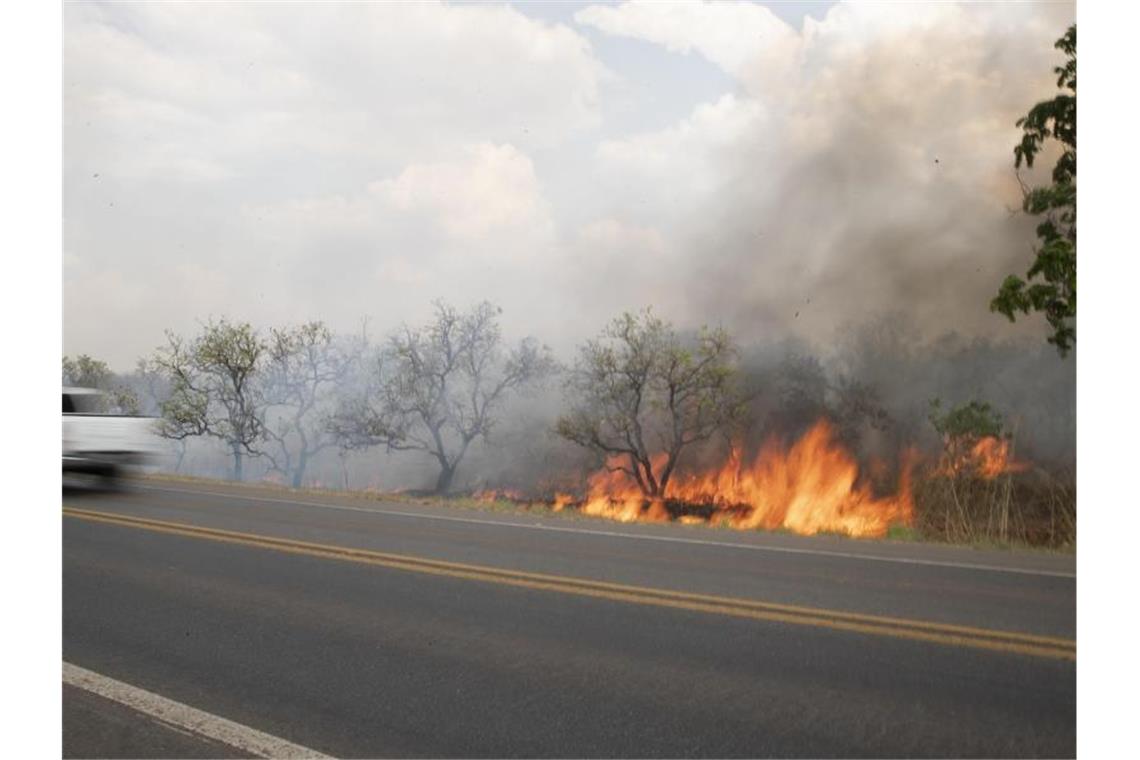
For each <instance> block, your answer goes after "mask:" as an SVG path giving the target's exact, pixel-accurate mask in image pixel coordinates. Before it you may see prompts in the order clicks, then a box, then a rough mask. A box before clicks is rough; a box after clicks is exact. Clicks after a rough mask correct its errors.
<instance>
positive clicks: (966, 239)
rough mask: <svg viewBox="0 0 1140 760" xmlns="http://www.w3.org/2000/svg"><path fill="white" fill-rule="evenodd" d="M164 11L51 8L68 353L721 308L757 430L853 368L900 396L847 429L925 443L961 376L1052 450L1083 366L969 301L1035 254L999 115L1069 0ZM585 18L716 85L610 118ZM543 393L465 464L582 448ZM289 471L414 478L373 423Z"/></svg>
mask: <svg viewBox="0 0 1140 760" xmlns="http://www.w3.org/2000/svg"><path fill="white" fill-rule="evenodd" d="M168 8H171V6H163V5H155V6H77V7H75V8H69V10H68V13H67V32H66V37H65V40H66V46H67V67H68V68H67V70H66V76H67V78H68V85H69V86H68V88H67V90H66V95H65V130H66V140H67V146H66V147H67V151H66V165H65V170H66V174H67V176H66V185H67V197H66V201H67V227H66V230H65V232H66V237H67V241H68V249H67V251H66V252H65V280H66V282H65V296H66V299H67V304H68V309H67V313H66V317H67V319H66V323H65V324H66V331H67V340H68V341H69V344H70V345H69V346H68V350H69V351H70V352H73V353H78V352H87V353H91V354H93V355H96V356H101V357H104V358H107V359H109V360H110V361H111V362H112V364H113V365H114V366H116V367H127V366H130V363H132V362H133V361H134V359H135V358H136V357H138V356H142V355H146V354H147V353H148V352H149V351H151V350H152V349H153V348H154V347H155V346H157V345H158V344H159V343H160V342H161V340H162V329H163V328H167V327H170V328H173V329H175V330H176V331H178V332H180V333H183V334H190V333H191V332H193V330H194V329H195V327H194V325H195V320H198V319H204V318H206V317H208V316H210V315H218V314H228V315H230V316H232V317H234V318H237V319H243V320H244V319H249V320H250V321H252V322H253V323H254V324H255V325H258V326H261V327H262V328H263V329H264V328H267V327H268V326H270V325H280V324H283V323H296V322H300V321H302V320H305V319H323V320H326V321H328V323H329V324H330V325H331V326H332V327H334V328H335V329H337V330H338V331H341V332H344V333H348V332H351V331H352V330H353V329H354V326H355V325H356V324H358V320H359V318H360V317H361V315H368V316H369V317H371V322H370V324H371V326H372V327H371V329H372V331H373V332H374V333H375V334H377V335H378V336H382V335H383V334H384V333H386V332H387V331H388V330H390V329H392V328H393V327H395V326H396V325H397V324H399V323H400V322H401V321H409V322H413V323H416V322H419V321H421V320H422V319H423V318H424V317H426V316H427V314H428V313H429V310H430V306H429V304H430V302H431V300H432V299H433V298H435V297H440V296H442V297H444V298H445V299H447V300H449V301H450V302H452V303H454V304H456V305H459V306H464V305H466V304H470V303H474V302H476V301H478V300H481V299H488V300H490V301H492V302H494V303H496V304H499V305H501V306H502V307H503V308H504V312H503V326H504V332H505V333H506V334H507V335H508V336H510V337H512V338H516V337H521V336H523V335H527V334H533V335H536V336H537V337H538V338H539V339H541V340H543V341H544V342H547V343H549V344H550V345H551V346H552V347H553V348H554V349H555V352H556V354H557V355H558V357H559V358H560V359H562V360H563V361H569V360H570V359H571V358H572V356H573V347H574V346H575V345H576V344H577V343H579V342H580V341H582V340H584V339H586V338H588V337H590V336H592V335H594V334H596V333H597V331H598V330H599V329H600V328H601V327H602V326H603V324H604V323H605V322H606V321H607V320H608V319H609V318H611V317H612V316H614V315H615V314H617V313H619V312H621V311H623V310H634V309H638V308H640V307H643V306H646V305H653V306H654V307H655V308H656V310H657V312H658V313H659V314H661V315H662V316H665V317H666V318H668V319H671V320H673V321H674V322H676V323H677V324H678V326H679V327H681V328H685V329H688V328H695V327H696V326H698V325H700V324H702V323H709V324H721V325H723V326H725V327H726V328H728V329H729V330H730V331H731V332H732V333H733V334H734V336H735V337H736V339H737V341H738V343H739V344H740V345H741V347H742V349H743V352H744V360H745V362H744V363H745V369H746V371H747V374H748V378H749V381H750V382H751V383H752V384H753V386H754V387H755V389H756V392H757V394H758V396H757V399H758V400H757V401H756V403H755V404H754V408H753V412H754V420H755V427H754V429H753V430H752V431H751V432H750V435H751V436H752V437H753V438H755V439H760V438H762V437H763V436H765V435H767V434H768V433H769V432H772V431H776V432H781V433H785V434H794V433H795V432H797V431H798V430H802V428H803V426H804V425H805V424H808V422H809V421H810V420H809V418H810V417H811V416H812V413H814V412H818V411H821V410H822V411H830V412H835V411H836V410H837V409H839V408H842V406H843V403H844V402H843V399H844V398H847V397H845V396H844V395H843V394H844V393H849V392H850V388H851V387H852V385H851V384H852V383H862V384H864V385H865V386H867V387H868V388H869V389H871V390H870V391H869V392H870V393H873V395H874V398H875V399H876V403H877V405H878V406H879V407H880V408H881V409H882V411H883V412H884V413H885V414H886V415H887V416H888V417H889V418H890V424H886V423H884V424H882V425H879V426H878V427H874V426H871V428H870V429H868V428H867V426H866V425H864V424H863V422H859V423H857V424H855V427H856V428H857V429H856V430H855V433H853V435H855V434H857V436H858V439H859V440H858V441H857V448H859V447H865V448H867V449H868V450H871V449H878V448H881V449H883V450H889V449H891V448H894V447H897V446H899V445H902V444H903V443H909V442H922V441H923V440H926V441H927V442H928V443H930V437H931V436H932V435H933V432H932V430H931V429H930V426H929V424H928V423H927V420H926V414H927V405H928V403H929V401H930V399H931V398H933V397H939V398H942V399H944V400H946V401H948V402H950V403H959V402H961V401H964V400H967V399H971V398H980V399H986V400H989V401H992V402H993V403H994V404H995V406H996V407H997V408H999V409H1000V410H1001V411H1002V412H1003V413H1004V414H1005V415H1006V417H1007V419H1008V421H1009V422H1010V423H1011V425H1016V426H1017V433H1018V436H1019V438H1020V439H1021V440H1022V441H1023V442H1024V444H1025V445H1026V446H1027V447H1029V450H1030V451H1031V453H1032V454H1033V455H1034V456H1037V457H1041V458H1055V459H1061V460H1064V459H1069V458H1071V457H1072V455H1073V443H1074V441H1073V434H1074V428H1075V412H1074V387H1075V374H1074V371H1075V370H1074V368H1075V362H1074V361H1073V359H1072V358H1070V359H1068V360H1061V359H1059V358H1058V357H1057V356H1056V354H1055V352H1053V350H1052V349H1051V348H1049V347H1048V346H1046V345H1045V343H1044V325H1043V320H1041V319H1038V318H1034V317H1029V318H1026V319H1023V320H1021V321H1019V322H1018V323H1017V324H1013V325H1011V324H1009V323H1008V322H1007V321H1005V320H1004V319H1003V318H1001V317H998V316H996V315H994V314H992V313H990V311H989V309H988V302H989V300H990V298H991V297H992V296H993V295H994V294H995V293H996V290H997V287H998V285H999V283H1000V282H1001V280H1002V278H1003V277H1004V276H1005V275H1006V274H1009V273H1015V272H1016V273H1021V272H1024V270H1025V268H1026V266H1027V264H1028V262H1029V260H1030V257H1031V255H1032V253H1031V251H1032V245H1033V242H1034V235H1033V226H1034V223H1033V221H1032V220H1031V219H1029V218H1027V217H1025V216H1024V215H1023V214H1021V213H1020V211H1019V206H1020V199H1021V187H1020V185H1019V182H1018V178H1017V177H1016V175H1015V174H1014V171H1013V160H1012V159H1013V155H1012V148H1013V145H1014V144H1015V143H1016V142H1017V139H1018V134H1019V133H1018V129H1017V128H1016V126H1015V121H1016V120H1017V118H1018V117H1019V116H1020V115H1022V114H1023V113H1024V112H1025V111H1026V110H1027V109H1028V108H1029V107H1030V106H1031V105H1032V104H1033V103H1034V102H1036V101H1038V100H1041V99H1043V98H1045V97H1048V96H1049V95H1050V94H1051V93H1052V92H1053V90H1054V85H1055V80H1054V77H1053V75H1052V74H1051V70H1052V67H1053V66H1054V65H1056V64H1057V63H1058V58H1059V54H1058V53H1057V52H1056V51H1055V50H1054V49H1053V42H1054V40H1055V39H1056V38H1057V37H1059V36H1060V35H1061V33H1062V32H1063V31H1064V29H1065V28H1066V27H1067V26H1068V24H1070V23H1071V22H1072V20H1073V16H1074V8H1073V5H1072V4H1067V3H1049V4H1014V3H1003V4H998V3H991V4H961V5H958V4H952V3H922V4H918V3H916V4H913V5H900V4H858V5H845V4H841V5H837V6H834V7H832V8H830V9H828V10H827V11H826V14H824V15H823V17H822V20H816V19H813V18H811V17H808V18H805V19H804V22H803V27H802V28H801V29H795V28H793V27H791V26H789V25H788V24H786V23H784V22H783V21H781V20H779V19H778V18H777V17H776V16H775V15H773V14H772V13H771V12H770V11H768V10H767V9H765V8H763V7H761V6H757V5H751V4H741V5H732V4H717V5H704V4H700V3H667V4H666V3H630V4H623V5H618V6H609V5H607V6H597V7H588V8H584V9H582V10H580V11H578V12H577V13H576V14H575V17H574V21H575V22H576V23H575V24H569V23H565V24H551V23H546V22H541V21H539V20H536V19H534V18H530V17H528V16H527V15H526V13H525V12H524V11H525V9H524V10H523V11H520V10H519V9H516V8H511V7H493V8H492V7H489V6H460V7H455V6H444V5H441V6H428V5H418V6H416V7H415V8H414V9H411V8H408V7H405V6H385V5H383V4H373V5H363V6H351V7H349V6H343V7H340V6H338V7H336V8H335V9H331V8H323V9H316V8H309V7H306V8H305V9H304V12H303V13H298V12H297V8H298V6H294V7H292V8H288V7H285V6H273V7H270V6H242V7H240V8H238V7H234V8H224V9H223V8H219V9H215V10H216V12H217V13H221V14H223V16H222V17H221V18H222V20H223V21H224V22H225V27H226V29H227V33H226V34H224V35H215V34H212V33H211V29H212V27H211V25H210V24H209V23H207V22H206V19H205V16H200V15H197V11H195V10H193V9H192V8H188V7H181V6H177V7H174V8H175V9H174V10H168ZM167 14H176V16H177V18H175V16H173V15H167ZM314 19H316V21H314ZM317 21H319V22H320V24H319V25H320V26H321V27H322V28H323V30H324V31H325V32H328V33H327V34H322V35H320V36H319V38H318V37H314V36H313V35H312V34H310V33H309V32H310V29H311V27H313V26H315V25H317V23H316V22H317ZM190 22H193V23H190ZM465 29H477V30H479V33H478V34H477V35H475V36H474V37H471V38H470V39H469V38H468V36H466V35H465V34H464V32H463V30H465ZM441 30H442V31H441ZM440 34H442V35H443V37H442V38H441V37H440V36H439V35H440ZM338 35H339V36H338ZM377 35H380V37H377ZM174 38H179V39H181V42H180V43H179V44H172V43H170V40H171V39H174ZM380 38H383V39H384V40H387V42H388V43H391V44H376V41H377V39H380ZM603 38H604V39H605V40H607V41H608V42H613V41H614V40H627V39H632V40H636V41H638V44H644V43H646V42H648V43H651V44H653V45H655V46H657V47H658V48H660V49H661V50H664V51H668V54H669V55H679V56H692V57H694V58H698V57H699V58H701V59H703V62H702V64H701V65H711V66H713V67H715V69H716V71H717V72H718V76H720V77H722V78H725V79H727V85H726V88H725V89H727V90H728V91H727V92H723V93H720V94H717V95H715V96H714V97H711V98H708V99H705V100H703V101H702V102H698V103H695V104H694V105H693V106H692V108H691V110H690V112H689V113H688V115H687V116H685V117H684V118H681V119H680V120H677V119H671V120H670V121H667V122H663V123H660V124H650V123H648V121H649V119H648V118H647V119H646V120H645V121H640V122H637V123H636V127H635V128H632V129H628V128H624V127H620V126H611V125H610V124H609V123H608V122H607V118H608V116H610V115H611V112H610V110H607V109H608V108H610V106H609V105H608V104H609V103H610V102H611V100H616V99H617V98H618V97H619V96H620V94H621V92H622V91H623V87H628V85H627V84H625V83H623V81H622V77H623V71H622V68H621V63H622V62H623V61H622V60H621V58H620V56H619V57H618V58H616V59H613V60H606V61H605V62H604V63H603V62H602V61H601V60H600V56H601V53H600V51H601V49H602V45H601V44H598V45H597V47H596V48H595V47H593V46H592V45H591V40H593V41H594V42H595V43H598V42H599V41H600V40H601V39H603ZM441 40H442V41H441ZM396 42H398V43H399V45H397V46H395V47H393V45H395V43H396ZM532 43H533V44H532ZM444 44H446V45H447V49H448V53H449V56H450V58H449V60H450V62H449V63H447V65H442V64H441V63H440V61H443V60H444V59H443V57H441V56H440V55H438V52H439V50H440V49H441V48H440V45H444ZM659 52H660V51H659ZM247 53H248V54H247ZM345 60H348V61H352V62H355V64H356V65H354V66H345V65H343V64H344V61H345ZM140 61H142V62H146V65H132V62H134V63H135V64H138V62H140ZM330 62H338V63H337V65H335V66H334V65H332V64H331V63H330ZM394 71H399V72H401V74H400V76H399V77H393V76H390V73H391V72H394ZM406 72H415V78H412V77H410V76H404V74H405V73H406ZM555 73H558V76H554V74H555ZM158 79H161V81H160V82H159V81H157V80H158ZM397 80H398V81H397ZM416 83H418V84H416ZM668 87H669V84H668V83H666V82H662V83H661V84H660V88H661V91H662V92H665V91H667V90H668ZM428 122H430V125H431V128H430V129H427V128H425V127H424V124H425V123H428ZM1050 164H1051V161H1050V156H1048V155H1046V156H1044V157H1043V158H1042V160H1041V162H1040V164H1039V171H1040V170H1041V169H1042V167H1043V168H1044V171H1047V169H1048V167H1049V165H1050ZM1039 176H1040V175H1034V174H1032V173H1023V177H1022V179H1023V180H1025V181H1026V182H1029V183H1032V182H1034V181H1036V180H1037V179H1038V178H1039ZM171 293H178V294H180V296H183V297H179V298H172V297H171ZM140 315H144V316H145V318H140ZM106 336H113V338H114V339H113V340H112V341H110V342H104V343H100V341H107V340H108V338H107V337H106ZM844 389H847V390H844ZM793 402H794V403H793ZM561 403H562V399H561V397H560V394H559V392H558V389H557V387H555V386H552V387H549V388H547V389H546V390H544V391H543V393H542V394H541V395H539V396H537V397H534V398H530V399H524V400H521V401H519V402H517V403H514V404H512V406H511V407H510V409H509V410H508V414H507V416H506V417H505V418H504V421H503V423H502V424H501V425H500V426H499V427H498V428H497V430H496V431H495V435H494V436H492V438H491V441H492V444H493V445H490V446H484V447H481V448H477V449H476V450H473V451H472V454H471V458H470V459H469V460H468V461H467V462H466V463H465V465H464V467H463V471H462V472H461V474H460V476H459V481H458V482H457V487H460V488H469V487H470V488H473V487H479V486H483V485H498V484H515V483H518V484H521V485H526V486H535V487H538V486H541V484H542V483H541V481H543V480H544V479H549V478H554V477H560V476H561V475H562V474H563V473H564V472H565V470H567V469H569V470H572V471H573V470H576V469H580V468H584V467H586V466H588V465H589V464H590V462H588V461H586V459H584V458H583V457H582V455H581V452H578V451H576V450H575V449H573V448H571V447H569V446H568V445H567V444H565V443H564V442H561V441H558V440H557V439H555V438H553V437H552V436H551V435H550V427H551V423H552V421H553V419H554V417H555V416H556V415H557V413H558V411H559V410H560V408H561ZM149 408H152V409H153V408H157V407H155V406H154V404H153V402H152V403H151V406H150V407H149ZM790 410H791V411H790ZM794 410H800V411H794ZM853 424H854V423H853ZM860 426H862V427H860ZM184 454H185V452H184ZM180 466H181V467H183V468H184V469H186V470H191V471H196V472H200V473H202V474H215V475H222V474H224V471H225V470H224V468H225V460H224V457H221V458H219V457H217V456H216V452H215V453H211V450H210V449H209V447H208V446H207V445H206V444H201V445H199V443H194V444H192V445H191V447H190V451H189V453H188V454H185V457H184V459H182V460H181V465H180ZM312 472H313V475H312V477H313V478H314V479H319V480H320V481H322V482H324V483H328V484H336V485H340V484H343V483H347V484H349V485H350V486H353V487H362V486H368V485H374V486H376V487H378V488H396V487H421V486H423V485H424V484H425V483H428V482H430V479H431V475H432V473H431V465H430V462H427V463H424V462H423V461H422V460H421V459H418V458H416V457H415V456H412V455H404V454H397V455H391V456H389V455H386V454H383V453H381V452H380V451H378V450H371V451H364V452H351V453H345V454H338V453H337V452H336V451H331V450H330V451H327V452H323V453H322V455H321V457H320V459H319V461H317V462H314V465H313V471H312Z"/></svg>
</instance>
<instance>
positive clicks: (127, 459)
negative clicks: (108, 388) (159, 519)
mask: <svg viewBox="0 0 1140 760" xmlns="http://www.w3.org/2000/svg"><path fill="white" fill-rule="evenodd" d="M118 412H119V410H117V409H116V408H115V407H114V404H113V403H112V401H111V399H110V397H109V396H108V395H107V394H105V393H103V392H102V391H99V390H96V389H94V388H68V387H65V388H64V389H63V472H64V474H65V475H67V474H82V475H90V476H96V477H99V478H102V479H103V480H104V481H108V482H114V481H116V480H117V479H118V478H120V477H121V476H122V475H123V474H124V472H125V471H126V470H127V469H128V468H130V467H131V466H134V465H142V464H145V463H146V462H147V460H148V459H149V458H150V456H151V454H152V453H153V448H154V447H153V444H152V441H153V440H154V438H153V433H152V426H153V423H154V419H153V418H151V417H140V416H138V415H130V414H121V413H118Z"/></svg>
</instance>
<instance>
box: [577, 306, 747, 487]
mask: <svg viewBox="0 0 1140 760" xmlns="http://www.w3.org/2000/svg"><path fill="white" fill-rule="evenodd" d="M736 361H737V353H736V349H735V347H734V346H733V343H732V340H731V339H730V337H729V335H728V333H726V332H725V331H724V330H721V329H715V330H710V329H707V328H703V329H702V330H701V331H700V333H699V335H697V336H696V338H695V340H692V341H684V340H682V338H681V337H680V336H679V335H678V334H677V333H676V332H675V331H674V329H673V327H672V326H671V325H670V324H668V323H667V322H664V321H662V320H661V319H659V318H657V317H656V316H654V315H653V313H652V312H651V311H650V310H648V309H647V310H645V311H644V312H642V313H641V314H637V315H634V314H630V313H628V312H627V313H625V314H623V315H622V316H620V317H618V318H617V319H615V320H614V321H613V322H611V323H610V325H609V326H608V327H607V328H606V329H605V330H604V331H603V332H602V334H601V336H599V337H598V338H597V339H595V340H591V341H589V342H587V343H586V344H585V345H583V346H582V347H581V348H580V351H579V357H578V361H577V363H576V365H575V367H574V370H573V372H572V373H571V375H570V377H569V379H568V381H567V385H566V390H567V393H568V395H569V396H570V397H571V399H572V404H573V406H572V409H571V411H570V412H569V413H567V414H565V415H563V416H561V417H559V419H558V422H557V425H556V428H555V429H556V431H557V432H558V434H559V435H561V436H562V437H564V438H566V439H567V440H569V441H572V442H574V443H576V444H578V445H580V446H585V447H587V448H589V449H592V450H594V451H596V452H598V453H600V454H602V455H605V456H606V457H608V458H610V461H611V462H614V461H616V462H618V464H616V465H614V464H611V465H610V467H611V468H612V469H614V470H618V471H622V472H625V473H627V474H628V475H629V476H630V477H631V478H633V480H634V481H635V482H636V483H637V485H638V486H639V487H640V488H641V491H642V493H644V494H645V495H646V496H648V497H650V498H657V497H662V496H664V495H665V492H666V488H667V487H668V485H669V479H670V477H671V476H672V474H673V471H674V468H675V467H676V465H677V460H678V458H679V457H680V455H681V452H682V451H683V450H684V449H685V447H687V446H689V445H691V444H693V443H697V442H699V441H704V440H707V439H709V438H710V437H712V436H713V434H714V433H716V432H717V431H718V430H722V429H724V428H726V426H728V425H730V424H732V423H733V422H735V421H737V420H738V419H739V418H740V417H741V415H742V414H743V410H744V404H743V403H742V399H741V395H740V393H739V391H738V388H737V383H736V380H737V374H738V372H737V368H736ZM660 454H664V458H663V459H660V457H659V460H660V463H659V464H658V465H657V466H656V467H655V466H654V461H653V460H654V457H655V455H660Z"/></svg>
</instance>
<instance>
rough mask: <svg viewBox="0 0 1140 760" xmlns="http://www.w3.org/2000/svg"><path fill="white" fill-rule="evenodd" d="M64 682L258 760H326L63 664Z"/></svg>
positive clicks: (232, 724)
mask: <svg viewBox="0 0 1140 760" xmlns="http://www.w3.org/2000/svg"><path fill="white" fill-rule="evenodd" d="M63 682H64V683H65V684H67V685H68V686H74V687H76V688H78V689H83V690H84V691H88V692H91V693H92V694H97V695H99V696H100V697H104V698H106V699H109V700H111V701H113V702H118V703H119V704H121V705H126V706H127V707H129V708H131V709H132V710H137V711H138V712H141V713H144V714H146V715H149V716H151V717H153V718H156V719H157V720H159V721H161V722H163V723H167V724H169V725H171V726H175V727H177V728H181V729H183V730H186V731H190V732H191V733H193V734H197V735H198V736H203V737H206V738H208V739H213V740H214V741H217V742H221V743H223V744H228V745H229V746H231V747H234V748H235V749H238V750H241V751H243V752H248V753H249V754H251V755H254V756H255V757H274V758H276V757H280V758H327V757H330V756H329V755H324V754H321V753H320V752H317V751H316V750H312V749H309V748H308V747H302V746H301V745H299V744H293V743H292V742H289V741H286V740H284V739H281V738H278V737H276V736H273V735H272V734H267V733H265V732H263V731H258V730H257V729H255V728H250V727H249V726H243V725H242V724H241V723H235V722H233V721H232V720H226V719H225V718H222V717H219V716H217V715H214V714H212V713H208V712H204V711H202V710H198V709H196V708H194V707H190V706H189V705H184V704H182V703H181V702H175V701H174V700H173V699H167V698H166V697H161V696H159V695H158V694H155V693H153V692H149V691H146V690H145V689H140V688H138V687H137V686H131V685H130V684H127V683H123V682H122V681H116V680H115V679H113V678H108V677H107V676H104V675H100V674H98V673H95V672H93V671H90V670H87V669H86V668H81V667H79V666H78V665H72V664H71V663H69V662H64V663H63Z"/></svg>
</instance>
